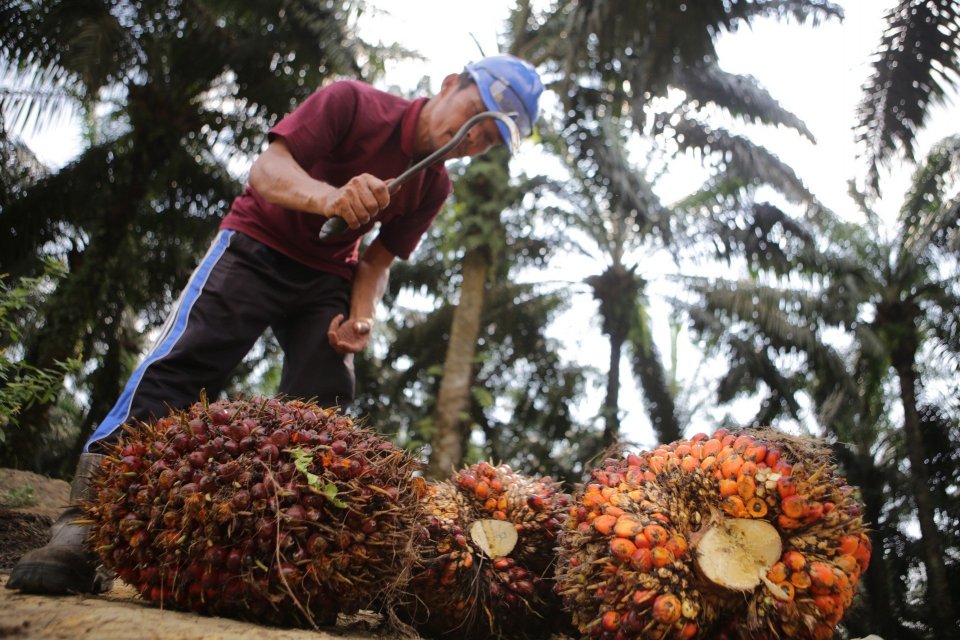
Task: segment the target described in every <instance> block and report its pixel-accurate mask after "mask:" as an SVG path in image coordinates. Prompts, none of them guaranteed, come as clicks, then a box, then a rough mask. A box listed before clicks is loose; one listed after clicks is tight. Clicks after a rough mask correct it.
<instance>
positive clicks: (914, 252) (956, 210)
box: [897, 136, 960, 261]
mask: <svg viewBox="0 0 960 640" xmlns="http://www.w3.org/2000/svg"><path fill="white" fill-rule="evenodd" d="M958 189H960V136H951V137H948V138H945V139H943V140H941V141H940V142H939V143H938V144H937V145H936V146H935V147H934V148H933V150H931V151H930V153H929V154H928V155H927V158H926V160H925V161H924V162H923V164H922V165H921V166H920V167H919V168H918V169H917V171H916V172H915V173H914V175H913V180H912V182H911V184H910V188H909V190H908V192H907V194H906V197H905V199H904V202H903V206H902V207H901V208H900V226H899V229H898V237H897V243H898V244H899V245H900V246H901V247H902V250H901V255H903V256H905V257H907V259H908V260H909V261H914V260H915V259H916V256H919V255H924V254H927V253H928V252H929V251H930V249H931V248H935V247H938V246H939V247H941V248H944V247H945V245H946V244H947V239H948V238H949V237H950V236H951V234H952V235H953V237H954V238H955V237H956V232H957V226H958V223H960V196H958V195H957V194H958Z"/></svg>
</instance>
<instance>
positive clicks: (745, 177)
mask: <svg viewBox="0 0 960 640" xmlns="http://www.w3.org/2000/svg"><path fill="white" fill-rule="evenodd" d="M658 121H659V125H658V127H659V128H660V129H664V128H666V127H667V126H669V127H671V128H672V129H673V130H674V131H675V134H676V139H677V142H678V144H679V146H680V148H681V149H683V150H693V151H697V152H699V153H701V154H702V155H703V157H704V159H705V160H706V159H709V160H712V161H713V163H714V164H715V165H717V166H718V168H719V169H720V170H722V171H723V173H724V175H725V178H726V179H728V180H734V181H741V182H742V183H743V184H753V185H760V184H765V185H768V186H770V187H773V188H774V189H776V190H777V191H779V192H780V193H782V194H783V195H784V196H785V197H786V198H787V199H788V200H790V201H791V202H794V203H799V204H811V203H815V202H816V197H815V196H814V195H813V194H812V193H811V192H810V190H809V189H807V187H806V185H804V184H803V181H801V180H800V178H799V177H798V176H797V174H796V173H795V172H794V171H793V169H791V168H790V167H789V166H788V165H787V164H786V163H784V162H783V161H782V160H780V159H779V158H778V157H777V156H775V155H774V154H772V153H771V152H770V151H768V150H767V149H765V148H764V147H761V146H758V145H756V144H754V143H753V142H752V141H750V140H749V139H748V138H745V137H743V136H738V135H734V134H731V133H730V132H729V131H726V130H725V129H715V128H712V127H710V126H708V125H705V124H703V123H702V122H699V121H697V120H694V119H693V118H688V117H686V116H685V115H674V116H673V117H672V118H671V117H669V116H666V115H661V116H658Z"/></svg>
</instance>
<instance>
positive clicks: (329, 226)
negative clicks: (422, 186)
mask: <svg viewBox="0 0 960 640" xmlns="http://www.w3.org/2000/svg"><path fill="white" fill-rule="evenodd" d="M413 169H416V166H413V167H410V169H407V170H406V171H404V172H403V173H401V174H400V175H399V176H397V177H396V178H395V179H394V180H392V181H391V182H390V184H388V185H387V191H388V192H390V195H393V194H394V193H396V191H397V189H399V188H400V185H402V184H403V183H404V182H406V181H407V180H409V179H410V176H412V175H413V174H414V173H416V171H413ZM349 229H350V227H348V226H347V222H346V220H344V219H343V218H341V217H340V216H333V217H332V218H327V221H326V222H324V223H323V226H322V227H320V239H321V240H326V239H327V238H332V237H333V236H338V235H340V234H341V233H344V232H346V231H348V230H349Z"/></svg>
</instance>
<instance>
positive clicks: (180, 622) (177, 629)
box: [0, 469, 391, 640]
mask: <svg viewBox="0 0 960 640" xmlns="http://www.w3.org/2000/svg"><path fill="white" fill-rule="evenodd" d="M26 487H30V489H29V490H28V489H26ZM69 495H70V487H69V485H68V484H67V483H66V482H64V481H62V480H51V479H50V478H45V477H43V476H39V475H36V474H33V473H29V472H26V471H15V470H11V469H0V638H30V639H37V640H40V639H43V640H47V639H50V640H54V639H59V638H63V639H74V638H96V639H97V640H128V639H131V638H145V639H147V638H155V639H169V640H220V639H223V640H227V639H228V638H229V639H231V640H264V639H265V638H269V639H270V640H307V639H310V640H327V639H334V638H336V639H339V640H370V639H373V638H385V637H391V636H390V635H389V634H386V633H385V632H382V631H381V630H380V629H379V617H378V616H374V615H372V614H371V615H367V616H363V615H361V616H355V617H352V618H350V619H347V618H345V617H343V616H341V620H340V621H339V622H340V624H338V625H337V627H335V628H329V629H324V630H322V631H312V630H297V629H281V628H276V627H265V626H260V625H256V624H251V623H246V622H240V621H236V620H229V619H226V618H214V617H206V616H200V615H196V614H191V613H183V612H179V611H170V610H163V609H160V608H159V607H156V606H154V605H152V604H149V603H147V602H144V601H142V600H140V599H139V598H138V597H137V593H136V591H134V590H133V589H132V588H131V587H129V586H127V585H125V584H123V583H121V582H120V581H116V582H115V586H114V588H113V589H112V590H111V591H109V592H108V593H106V594H102V595H99V596H55V597H54V596H32V595H23V594H21V593H19V592H17V591H12V590H9V589H5V588H3V585H6V582H7V579H8V577H9V574H10V568H11V567H12V566H13V565H14V564H15V563H16V561H17V559H19V558H20V556H22V555H23V554H24V553H26V552H27V551H29V550H30V549H33V548H36V547H39V546H42V545H43V544H44V543H45V542H46V540H47V537H48V535H49V534H48V528H49V526H50V523H51V522H52V520H53V519H54V518H55V517H56V516H57V515H58V514H59V512H60V510H61V509H62V508H63V506H64V505H65V504H66V503H67V500H68V498H69ZM23 502H29V504H20V503H23ZM14 504H16V505H17V506H15V507H14V506H12V505H14Z"/></svg>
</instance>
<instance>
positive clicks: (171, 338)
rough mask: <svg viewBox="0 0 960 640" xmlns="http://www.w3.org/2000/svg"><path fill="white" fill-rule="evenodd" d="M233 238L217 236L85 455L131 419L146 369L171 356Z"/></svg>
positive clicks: (230, 233) (224, 234)
mask: <svg viewBox="0 0 960 640" xmlns="http://www.w3.org/2000/svg"><path fill="white" fill-rule="evenodd" d="M233 234H234V232H233V231H229V230H223V231H221V232H220V233H218V234H217V237H216V238H215V239H214V241H213V244H212V245H211V246H210V249H209V251H207V255H206V256H204V258H203V260H202V261H201V262H200V264H199V266H197V268H196V270H194V272H193V275H192V276H190V281H189V282H188V283H187V286H186V288H184V290H183V293H181V294H180V299H179V300H178V301H177V305H176V307H174V309H173V311H172V312H171V314H170V317H169V318H167V322H166V324H165V325H164V327H163V330H162V331H161V332H160V337H159V338H157V341H156V342H155V343H154V345H153V347H152V348H151V349H150V351H149V352H148V353H147V355H146V357H145V358H144V360H143V362H141V363H140V364H139V365H138V366H137V368H136V370H135V371H134V372H133V374H132V375H131V376H130V379H129V380H128V381H127V386H126V387H124V389H123V393H121V394H120V398H119V399H118V400H117V403H116V404H115V405H113V409H111V410H110V413H108V414H107V417H106V418H104V419H103V421H102V422H101V423H100V425H99V426H98V427H97V430H96V431H94V433H93V435H92V436H90V439H89V440H87V443H86V444H85V445H84V446H83V450H84V451H89V450H90V445H91V444H93V443H94V442H96V441H97V440H102V439H103V438H106V437H107V436H109V435H110V434H111V433H113V432H114V431H116V430H117V429H119V428H120V426H121V425H123V424H124V423H125V422H126V421H127V420H128V419H129V417H130V409H131V406H132V405H133V397H134V395H135V394H136V392H137V388H138V387H139V386H140V381H141V380H142V379H143V376H144V374H145V373H146V371H147V368H148V367H149V366H150V365H151V364H153V363H154V362H156V361H157V360H159V359H161V358H163V357H164V356H166V355H167V354H168V353H170V351H171V350H172V349H173V347H174V346H175V345H176V344H177V341H178V340H179V339H180V337H181V336H182V335H183V334H184V332H185V331H186V328H187V318H188V317H189V316H190V311H191V309H193V304H194V303H195V302H196V301H197V298H199V297H200V293H201V291H203V287H204V285H205V284H206V282H207V278H208V277H209V276H210V272H211V271H213V268H214V267H215V266H216V264H217V262H218V261H219V260H220V258H221V257H223V254H224V252H226V250H227V247H228V246H229V245H230V239H231V237H233Z"/></svg>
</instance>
